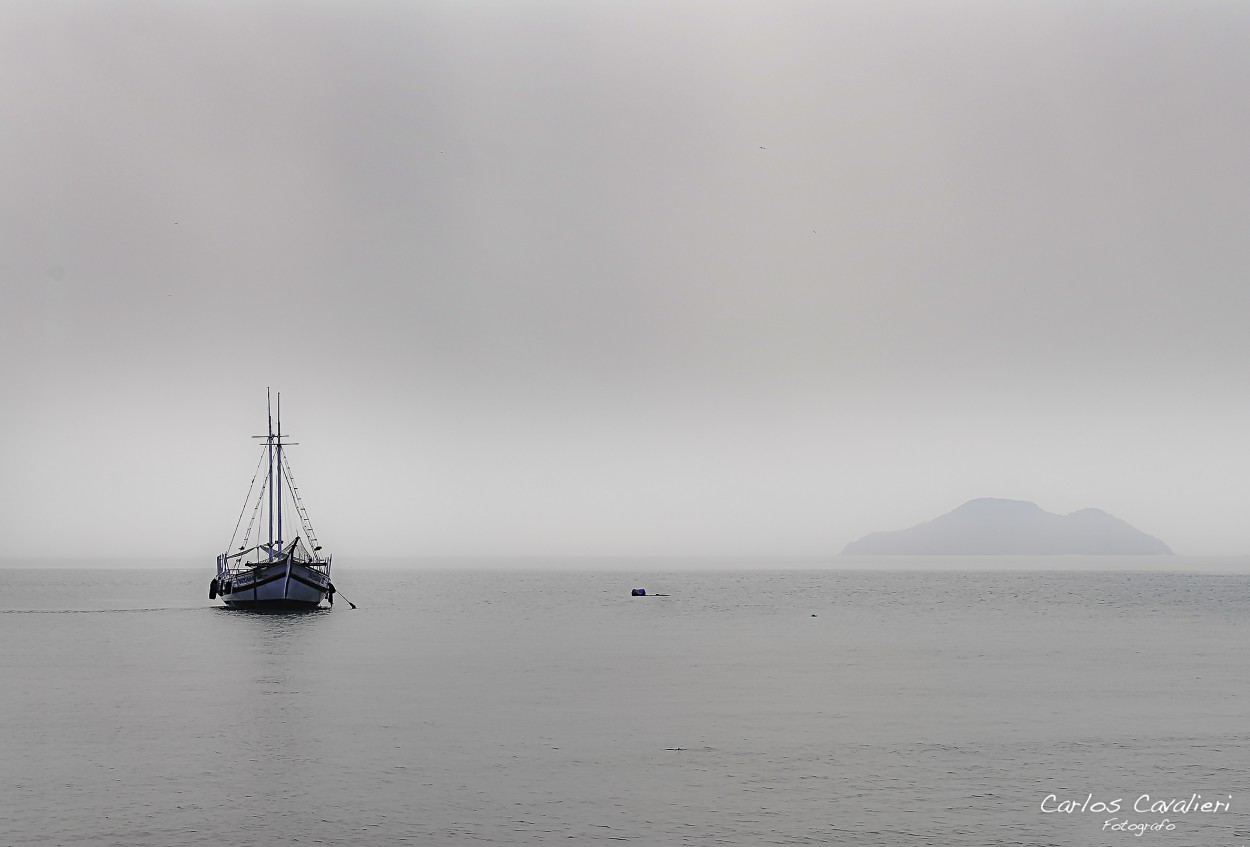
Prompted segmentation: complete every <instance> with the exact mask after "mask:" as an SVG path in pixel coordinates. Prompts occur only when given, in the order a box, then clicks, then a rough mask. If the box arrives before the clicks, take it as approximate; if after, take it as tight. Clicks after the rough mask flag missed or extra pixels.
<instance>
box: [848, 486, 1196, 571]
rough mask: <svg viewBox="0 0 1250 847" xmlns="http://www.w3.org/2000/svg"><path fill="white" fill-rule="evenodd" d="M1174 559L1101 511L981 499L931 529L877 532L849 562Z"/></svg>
mask: <svg viewBox="0 0 1250 847" xmlns="http://www.w3.org/2000/svg"><path fill="white" fill-rule="evenodd" d="M1070 554H1076V555H1093V556H1099V555H1107V556H1138V555H1171V554H1172V550H1171V548H1169V547H1168V545H1166V544H1164V543H1163V542H1162V541H1160V540H1159V539H1157V538H1155V537H1154V536H1151V535H1147V534H1146V533H1144V532H1142V531H1141V530H1139V529H1137V528H1135V527H1133V526H1131V525H1130V524H1128V523H1126V522H1125V521H1122V520H1120V519H1119V518H1117V517H1115V516H1114V515H1109V514H1107V513H1106V512H1104V511H1102V510H1101V509H1081V510H1080V511H1076V512H1073V513H1071V514H1069V515H1056V514H1053V513H1051V512H1047V511H1045V510H1044V509H1042V508H1041V507H1039V506H1038V505H1037V504H1036V503H1030V502H1028V501H1026V500H1002V499H998V498H994V497H982V498H979V499H976V500H969V501H968V502H967V503H964V504H963V505H962V506H960V507H959V508H958V509H955V510H954V511H953V512H948V513H947V514H945V515H942V516H941V517H939V518H934V519H933V520H931V521H929V522H928V523H922V524H918V525H917V526H913V527H909V528H907V529H900V530H896V531H894V532H874V533H871V534H870V535H865V536H864V537H863V538H860V539H858V540H856V541H852V542H851V543H850V544H848V545H846V549H844V550H843V551H842V555H844V556H846V555H850V556H876V555H880V556H976V555H1001V556H1051V555H1070Z"/></svg>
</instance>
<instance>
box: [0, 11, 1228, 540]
mask: <svg viewBox="0 0 1250 847" xmlns="http://www.w3.org/2000/svg"><path fill="white" fill-rule="evenodd" d="M1247 44H1250V4H1247V3H1244V2H1141V0H1131V2H1097V3H1093V2H1087V1H1086V0H1081V1H1080V2H1031V3H1030V2H947V3H924V2H906V3H893V2H876V1H875V0H874V2H868V0H863V2H828V0H821V2H725V0H717V2H703V3H699V2H677V3H674V2H672V0H665V2H653V3H652V2H639V0H629V2H623V1H622V2H585V0H576V2H466V1H465V0H456V1H455V2H427V3H399V2H396V3H382V2H351V3H348V2H342V3H296V2H248V3H243V2H214V3H207V2H201V3H196V2H178V3H175V2H146V3H141V2H110V3H85V2H83V3H73V2H20V0H10V2H7V3H5V4H4V5H3V6H0V115H2V116H3V119H2V122H0V357H2V358H0V376H2V378H3V379H2V381H3V392H4V394H3V398H2V400H0V461H2V471H0V537H2V538H3V553H4V554H5V555H15V556H24V555H39V554H44V553H47V554H53V553H55V554H61V555H63V554H73V555H80V554H81V555H92V554H100V555H123V554H126V553H129V552H133V551H142V552H143V553H144V554H146V555H174V554H177V555H184V556H185V555H202V556H203V557H205V560H206V561H211V559H212V557H213V556H214V555H215V554H216V553H217V552H218V551H219V550H221V549H223V548H224V545H225V544H226V542H227V541H228V539H229V533H230V530H231V529H232V528H233V527H234V522H235V519H236V517H237V515H238V512H239V509H240V507H241V505H242V501H243V496H244V494H245V492H246V486H247V482H248V480H249V479H250V478H251V472H252V469H253V467H254V465H255V461H256V458H257V456H256V454H255V453H254V452H253V451H254V449H255V448H254V445H253V444H252V443H251V442H250V441H249V438H248V436H251V435H253V434H255V433H258V432H261V431H263V426H264V399H265V387H266V386H267V385H272V386H274V387H275V388H278V389H280V390H281V391H282V392H283V409H284V419H285V422H286V426H287V429H289V431H291V432H292V433H294V435H295V436H297V437H298V439H299V440H300V442H301V446H299V447H296V448H292V460H293V462H294V467H295V472H296V476H297V479H298V480H299V482H300V483H301V485H302V488H303V491H304V494H305V499H306V502H307V505H308V506H309V508H310V509H311V511H312V515H313V519H314V523H315V524H316V525H317V527H318V532H319V534H320V536H321V539H322V541H323V543H325V545H326V547H327V548H328V549H330V550H332V551H334V552H337V553H338V554H339V556H340V558H343V557H350V556H353V555H385V554H392V555H402V554H407V553H412V554H420V555H455V554H465V555H470V554H477V555H531V556H546V555H578V554H586V553H598V554H611V555H647V554H676V555H690V554H706V555H725V554H736V555H767V554H785V555H823V554H833V553H836V552H838V551H840V549H841V548H842V546H843V545H844V544H845V543H847V542H848V541H850V540H852V539H853V538H856V537H858V536H860V535H863V534H865V533H867V532H870V531H873V530H879V529H894V528H899V527H902V526H906V525H910V524H913V523H917V522H919V521H923V520H927V519H929V518H931V517H934V516H936V515H937V514H939V513H942V512H945V511H948V510H950V509H952V508H954V507H955V506H957V505H959V504H960V503H962V502H963V501H965V500H967V499H970V498H972V497H979V496H999V497H1012V498H1019V499H1026V500H1032V501H1035V502H1037V503H1038V504H1039V505H1041V506H1042V507H1043V508H1045V509H1048V510H1051V511H1056V512H1067V511H1071V510H1074V509H1078V508H1083V507H1088V506H1093V507H1099V508H1103V509H1106V510H1107V511H1110V512H1112V513H1113V514H1116V515H1117V516H1119V517H1122V518H1124V519H1125V520H1128V521H1129V522H1130V523H1133V524H1134V525H1136V526H1138V527H1139V528H1141V529H1143V530H1145V531H1147V532H1149V533H1151V534H1154V535H1158V536H1159V537H1161V538H1163V539H1164V540H1165V541H1166V542H1168V543H1169V544H1171V545H1172V546H1173V548H1174V549H1176V550H1177V551H1178V552H1180V553H1191V554H1208V553H1212V554H1221V553H1236V554H1242V553H1246V552H1250V521H1248V520H1247V512H1248V509H1250V500H1248V498H1247V496H1246V494H1247V480H1250V453H1248V451H1247V439H1248V437H1250V436H1248V434H1250V402H1248V399H1247V398H1248V395H1247V385H1248V379H1247V377H1248V376H1250V374H1248V373H1247V370H1248V363H1250V355H1248V354H1250V333H1247V331H1246V323H1247V320H1246V319H1247V315H1248V314H1250V226H1248V225H1250V144H1247V141H1246V139H1247V138H1250V97H1248V96H1247V92H1248V91H1250V50H1247V49H1246V45H1247Z"/></svg>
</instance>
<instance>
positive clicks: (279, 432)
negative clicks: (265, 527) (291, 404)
mask: <svg viewBox="0 0 1250 847" xmlns="http://www.w3.org/2000/svg"><path fill="white" fill-rule="evenodd" d="M274 485H276V486H277V487H278V490H277V498H278V549H279V550H281V549H282V392H281V391H279V392H278V479H277V480H276V481H275V482H274Z"/></svg>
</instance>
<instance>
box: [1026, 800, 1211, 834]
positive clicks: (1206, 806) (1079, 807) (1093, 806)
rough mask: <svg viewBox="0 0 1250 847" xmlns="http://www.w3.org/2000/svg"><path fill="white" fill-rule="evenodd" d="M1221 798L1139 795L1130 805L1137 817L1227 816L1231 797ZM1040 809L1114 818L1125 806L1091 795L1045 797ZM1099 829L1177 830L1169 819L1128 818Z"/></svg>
mask: <svg viewBox="0 0 1250 847" xmlns="http://www.w3.org/2000/svg"><path fill="white" fill-rule="evenodd" d="M1222 796H1223V798H1224V799H1221V800H1203V799H1202V795H1201V794H1191V795H1190V796H1189V797H1172V798H1170V799H1166V800H1156V799H1154V798H1152V797H1151V796H1150V795H1149V794H1141V795H1139V796H1138V798H1137V799H1136V800H1134V801H1133V805H1132V810H1133V811H1134V812H1137V813H1139V814H1155V815H1188V814H1192V813H1198V814H1203V813H1205V814H1209V815H1212V814H1217V813H1219V812H1227V811H1228V810H1229V809H1231V808H1232V806H1233V795H1231V794H1224V795H1222ZM1040 808H1041V810H1042V812H1044V813H1046V814H1054V813H1058V814H1063V815H1071V814H1081V813H1092V814H1098V815H1108V814H1110V815H1115V814H1117V813H1119V812H1120V811H1121V810H1122V809H1124V808H1125V806H1124V798H1123V797H1117V798H1116V799H1114V800H1095V799H1094V795H1093V794H1087V795H1086V796H1085V799H1084V800H1074V799H1073V800H1060V799H1059V795H1057V794H1047V795H1046V797H1045V798H1044V799H1043V800H1042V802H1041V806H1040ZM1102 829H1103V830H1110V831H1113V832H1125V833H1132V834H1133V835H1137V836H1141V835H1144V834H1145V833H1147V832H1171V831H1172V830H1174V829H1176V824H1175V823H1174V822H1173V821H1171V820H1170V819H1168V818H1164V819H1162V820H1159V821H1154V822H1146V821H1134V820H1132V819H1131V818H1123V819H1121V818H1118V817H1113V818H1108V819H1106V820H1104V821H1103V824H1102Z"/></svg>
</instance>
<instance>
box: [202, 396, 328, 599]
mask: <svg viewBox="0 0 1250 847" xmlns="http://www.w3.org/2000/svg"><path fill="white" fill-rule="evenodd" d="M265 402H266V407H267V409H268V412H269V429H268V434H267V435H256V436H253V438H263V439H265V441H264V446H263V449H262V451H261V456H260V461H259V462H257V463H256V473H254V474H253V475H252V484H251V486H250V487H249V488H248V491H247V497H246V498H245V499H244V501H243V510H242V511H241V512H239V520H238V522H237V523H236V524H235V527H234V535H232V536H231V537H230V545H229V546H228V547H227V548H226V552H225V553H222V554H221V555H219V556H218V557H217V576H216V578H214V579H213V581H212V582H211V583H209V587H208V599H210V600H214V599H216V598H217V597H218V596H220V597H221V599H222V601H223V602H224V603H225V604H226V605H227V606H230V607H232V608H236V609H254V610H256V611H274V610H284V609H315V608H317V607H318V606H320V605H321V601H322V600H329V602H330V605H331V606H333V605H334V584H333V583H332V582H330V558H331V557H330V556H329V555H325V556H323V555H322V554H321V546H320V545H319V544H318V543H317V534H316V533H315V532H313V527H312V521H310V520H309V519H308V510H307V509H305V508H304V502H303V500H302V499H301V498H300V495H299V488H298V487H296V485H295V477H294V475H293V474H292V473H291V463H290V461H289V460H288V459H287V457H286V452H285V451H284V449H283V448H284V447H287V446H289V445H290V444H294V443H295V442H285V441H283V440H282V439H283V435H282V395H281V394H279V395H278V409H277V411H278V421H277V423H278V428H277V431H276V432H275V431H274V415H273V406H272V404H271V403H270V400H269V395H268V392H266V395H265ZM266 459H268V474H267V475H265V476H261V472H260V471H261V466H262V465H264V464H265V461H266ZM258 478H259V479H260V480H261V484H260V492H259V493H258V494H257V496H256V504H255V506H254V507H253V509H252V517H251V519H250V520H249V521H248V524H247V531H246V532H244V534H243V541H242V543H241V544H240V545H239V546H238V548H236V547H235V540H236V539H237V538H238V535H239V527H240V526H241V525H242V524H243V515H244V514H246V513H247V507H248V504H249V503H251V502H252V492H253V491H255V490H256V480H257V479H258ZM284 479H285V480H286V483H287V486H286V488H287V492H288V494H289V495H290V498H291V502H292V504H293V505H294V506H295V512H296V514H297V515H298V517H299V522H300V526H301V528H302V530H303V533H304V536H305V537H306V538H307V539H308V541H307V544H306V543H305V542H304V539H303V538H301V537H300V535H299V534H298V533H296V535H295V538H294V539H293V540H289V541H285V540H283V539H284V536H283V526H282V499H283V492H282V481H283V480H284ZM266 494H268V499H267V505H268V508H265V506H266V496H265V495H266ZM289 514H290V513H289V511H288V515H289ZM265 517H267V518H268V522H269V539H268V541H264V542H262V541H261V540H260V538H259V534H260V529H259V526H258V525H257V521H258V518H260V519H261V520H262V522H263V519H264V518H265ZM254 526H256V527H257V536H258V537H257V539H256V544H255V545H254V546H251V547H249V546H248V544H249V542H250V540H251V538H252V528H253V527H254ZM310 548H311V549H310Z"/></svg>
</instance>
